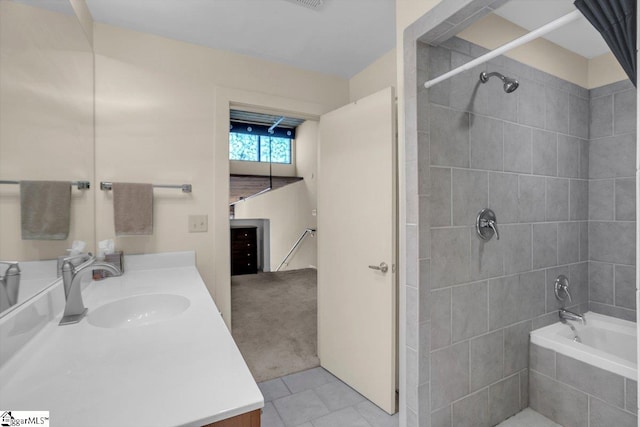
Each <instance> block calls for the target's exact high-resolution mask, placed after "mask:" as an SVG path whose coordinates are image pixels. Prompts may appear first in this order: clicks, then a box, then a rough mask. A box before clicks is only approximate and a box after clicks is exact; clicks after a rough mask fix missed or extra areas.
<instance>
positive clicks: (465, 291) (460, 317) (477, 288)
mask: <svg viewBox="0 0 640 427" xmlns="http://www.w3.org/2000/svg"><path fill="white" fill-rule="evenodd" d="M487 295H488V290H487V282H477V283H471V284H469V285H463V286H456V287H454V288H452V315H453V324H452V337H453V342H458V341H462V340H464V339H467V338H471V337H474V336H477V335H480V334H482V333H484V332H486V331H487V321H488V318H489V313H488V312H487V310H488V300H487Z"/></svg>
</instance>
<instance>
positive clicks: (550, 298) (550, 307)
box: [534, 266, 573, 329]
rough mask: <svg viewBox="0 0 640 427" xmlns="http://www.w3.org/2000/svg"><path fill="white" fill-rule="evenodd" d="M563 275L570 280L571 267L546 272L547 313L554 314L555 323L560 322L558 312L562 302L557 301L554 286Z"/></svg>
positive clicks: (556, 268)
mask: <svg viewBox="0 0 640 427" xmlns="http://www.w3.org/2000/svg"><path fill="white" fill-rule="evenodd" d="M561 274H563V275H565V276H567V278H568V277H569V266H562V267H554V268H548V269H547V270H546V278H545V280H546V281H545V285H546V286H545V291H546V312H547V313H553V314H554V315H555V316H556V318H555V319H553V320H554V322H555V321H557V320H558V319H557V313H556V310H558V309H559V308H560V307H561V306H562V305H561V304H560V302H559V301H558V300H557V299H556V294H555V292H554V284H555V281H556V278H557V277H558V276H559V275H561ZM571 289H572V291H573V287H571ZM534 329H536V327H534Z"/></svg>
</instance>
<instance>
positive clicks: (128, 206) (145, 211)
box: [113, 182, 153, 236]
mask: <svg viewBox="0 0 640 427" xmlns="http://www.w3.org/2000/svg"><path fill="white" fill-rule="evenodd" d="M113 218H114V222H115V228H116V236H126V235H142V234H152V233H153V185H151V184H134V183H128V182H114V183H113Z"/></svg>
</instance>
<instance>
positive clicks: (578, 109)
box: [569, 95, 589, 138]
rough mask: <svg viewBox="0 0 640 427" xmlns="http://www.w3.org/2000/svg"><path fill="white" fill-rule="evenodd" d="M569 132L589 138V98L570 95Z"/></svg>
mask: <svg viewBox="0 0 640 427" xmlns="http://www.w3.org/2000/svg"><path fill="white" fill-rule="evenodd" d="M569 134H570V135H574V136H577V137H580V138H589V100H588V99H585V98H580V97H578V96H574V95H569Z"/></svg>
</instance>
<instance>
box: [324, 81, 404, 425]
mask: <svg viewBox="0 0 640 427" xmlns="http://www.w3.org/2000/svg"><path fill="white" fill-rule="evenodd" d="M395 141H396V137H395V113H394V92H393V89H392V88H388V89H385V90H383V91H381V92H378V93H376V94H373V95H371V96H368V97H366V98H363V99H361V100H359V101H356V102H354V103H352V104H349V105H346V106H344V107H342V108H340V109H338V110H335V111H332V112H330V113H328V114H325V115H323V116H322V117H321V119H320V127H319V148H318V356H319V357H320V364H321V365H322V366H323V367H324V368H325V369H327V370H328V371H330V372H331V373H333V374H334V375H336V376H337V377H338V378H340V379H341V380H343V381H344V382H345V383H347V384H349V385H350V386H351V387H353V388H354V389H355V390H357V391H358V392H360V393H361V394H362V395H364V396H365V397H366V398H368V399H369V400H371V401H372V402H373V403H375V404H376V405H378V406H379V407H380V408H382V409H384V410H385V411H387V412H388V413H394V412H395V411H396V404H395V387H396V273H395V264H396V226H395V223H396V166H395V165H396V142H395ZM381 265H382V266H383V267H384V266H385V265H386V266H387V269H386V271H384V270H385V268H381V269H377V270H376V269H373V268H370V266H372V267H375V268H380V266H381Z"/></svg>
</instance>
